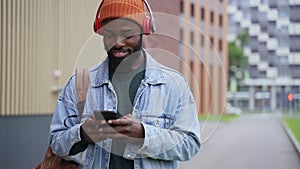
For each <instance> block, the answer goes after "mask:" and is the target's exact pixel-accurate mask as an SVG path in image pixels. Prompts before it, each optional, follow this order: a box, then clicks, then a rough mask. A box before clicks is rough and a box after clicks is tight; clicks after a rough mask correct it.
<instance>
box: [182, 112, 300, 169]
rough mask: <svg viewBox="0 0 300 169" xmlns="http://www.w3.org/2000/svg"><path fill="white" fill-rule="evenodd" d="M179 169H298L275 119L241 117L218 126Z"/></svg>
mask: <svg viewBox="0 0 300 169" xmlns="http://www.w3.org/2000/svg"><path fill="white" fill-rule="evenodd" d="M202 124H203V123H202ZM210 125H212V124H210ZM213 126H214V125H213ZM212 129H213V127H212V128H210V130H212ZM204 133H205V137H206V138H207V136H208V135H209V134H207V131H204ZM206 138H205V139H206ZM180 169H300V158H299V156H298V155H297V153H296V151H295V149H294V147H293V145H292V143H291V142H290V140H289V138H288V137H287V134H286V133H285V131H284V129H283V127H282V126H281V123H280V120H279V118H278V117H276V116H274V115H266V114H256V115H242V116H241V117H240V118H239V119H236V120H233V121H230V122H226V123H221V125H220V126H219V127H218V128H217V130H216V132H215V133H214V134H213V136H212V137H210V139H208V140H207V141H206V142H205V143H204V144H203V146H202V149H201V150H200V152H199V153H198V154H197V155H196V156H195V157H194V158H193V159H192V160H191V161H188V162H183V163H180Z"/></svg>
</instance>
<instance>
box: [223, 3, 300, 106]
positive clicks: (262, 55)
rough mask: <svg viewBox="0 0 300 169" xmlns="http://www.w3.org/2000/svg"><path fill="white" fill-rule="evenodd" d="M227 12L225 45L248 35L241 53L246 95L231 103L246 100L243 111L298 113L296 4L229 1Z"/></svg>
mask: <svg viewBox="0 0 300 169" xmlns="http://www.w3.org/2000/svg"><path fill="white" fill-rule="evenodd" d="M228 12H229V34H228V38H229V41H232V40H234V39H235V38H236V37H237V36H238V35H239V34H240V33H241V32H243V31H247V32H248V34H249V45H248V46H247V47H246V48H245V50H244V51H245V55H246V56H248V61H249V73H250V78H248V79H246V80H245V81H244V83H243V84H242V85H243V86H244V87H246V88H248V89H249V94H248V97H243V99H241V98H239V97H231V100H232V101H233V102H234V100H244V101H245V100H246V101H245V102H244V106H245V107H244V108H250V109H271V110H287V109H295V110H299V109H300V100H299V99H300V97H299V96H300V71H299V70H300V45H299V43H300V1H299V0H284V1H278V0H250V1H239V0H229V7H228ZM289 93H292V94H293V96H294V97H293V99H292V101H289V100H288V94H289ZM230 95H231V96H233V95H234V93H231V94H230ZM240 95H243V96H245V94H240Z"/></svg>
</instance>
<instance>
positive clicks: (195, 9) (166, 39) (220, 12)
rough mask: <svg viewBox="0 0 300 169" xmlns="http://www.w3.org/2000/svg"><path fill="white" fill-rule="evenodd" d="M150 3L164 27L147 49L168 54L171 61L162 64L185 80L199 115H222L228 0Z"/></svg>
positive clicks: (225, 89) (167, 60)
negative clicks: (158, 50)
mask: <svg viewBox="0 0 300 169" xmlns="http://www.w3.org/2000/svg"><path fill="white" fill-rule="evenodd" d="M149 2H150V3H151V5H152V7H153V10H154V12H155V14H156V15H157V16H158V17H156V20H158V25H159V26H161V25H162V27H158V32H157V33H156V35H155V36H157V37H159V38H156V37H155V36H154V37H155V39H154V38H152V39H151V38H150V39H148V42H147V45H146V47H147V48H157V47H158V46H159V48H160V51H161V50H165V51H168V52H166V54H169V57H163V58H158V60H159V61H160V62H162V63H164V64H166V65H168V66H170V67H172V68H175V69H177V70H178V71H180V72H181V73H182V74H183V75H184V76H185V78H186V79H187V81H188V83H189V84H190V87H191V89H192V91H193V94H194V97H195V99H196V101H197V103H198V104H197V105H198V110H199V113H203V114H207V113H214V114H220V113H222V112H223V111H224V105H225V102H226V91H227V69H228V66H227V65H228V54H227V53H228V47H227V10H226V9H227V0H166V1H164V3H161V2H160V1H156V0H149ZM161 13H163V14H165V15H166V14H170V15H172V16H165V15H164V16H162V14H161ZM166 18H167V19H166ZM174 18H176V19H174ZM164 26H165V27H164ZM170 32H171V33H170ZM152 37H153V36H152ZM158 44H159V45H158ZM170 53H171V54H170ZM171 55H172V56H171Z"/></svg>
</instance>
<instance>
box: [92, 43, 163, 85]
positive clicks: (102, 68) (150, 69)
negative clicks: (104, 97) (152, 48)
mask: <svg viewBox="0 0 300 169" xmlns="http://www.w3.org/2000/svg"><path fill="white" fill-rule="evenodd" d="M143 52H144V54H145V57H146V71H145V78H144V81H145V82H146V83H148V84H150V85H157V84H163V83H166V81H165V78H164V76H163V72H162V65H161V64H159V63H158V62H157V61H156V60H155V59H153V58H152V57H151V55H150V54H149V53H148V52H147V51H146V50H145V49H143ZM96 67H97V68H96V75H95V77H94V80H93V81H92V82H91V83H92V87H99V86H102V85H103V84H108V83H109V72H108V70H109V69H108V57H106V59H105V60H104V61H103V62H102V63H100V64H98V66H96ZM92 78H93V77H92Z"/></svg>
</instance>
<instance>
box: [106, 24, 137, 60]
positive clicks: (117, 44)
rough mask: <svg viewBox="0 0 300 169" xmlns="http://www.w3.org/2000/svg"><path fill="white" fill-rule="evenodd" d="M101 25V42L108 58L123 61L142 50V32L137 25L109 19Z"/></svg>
mask: <svg viewBox="0 0 300 169" xmlns="http://www.w3.org/2000/svg"><path fill="white" fill-rule="evenodd" d="M103 25H104V26H103V32H104V34H103V36H104V39H103V42H104V46H105V49H106V51H107V54H108V55H109V56H113V57H115V58H118V59H124V58H126V57H127V56H129V55H131V54H133V53H135V52H138V51H140V50H141V49H142V35H141V34H142V30H141V27H140V26H139V25H138V24H137V23H135V22H133V21H131V20H128V19H109V20H105V21H104V22H103Z"/></svg>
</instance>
